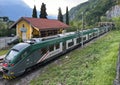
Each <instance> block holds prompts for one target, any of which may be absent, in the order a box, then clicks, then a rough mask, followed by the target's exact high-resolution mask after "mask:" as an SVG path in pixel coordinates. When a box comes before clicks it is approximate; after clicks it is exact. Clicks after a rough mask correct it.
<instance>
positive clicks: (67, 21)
mask: <svg viewBox="0 0 120 85" xmlns="http://www.w3.org/2000/svg"><path fill="white" fill-rule="evenodd" d="M66 24H67V25H69V12H68V7H66Z"/></svg>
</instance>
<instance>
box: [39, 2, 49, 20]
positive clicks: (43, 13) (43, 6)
mask: <svg viewBox="0 0 120 85" xmlns="http://www.w3.org/2000/svg"><path fill="white" fill-rule="evenodd" d="M39 17H40V18H47V12H46V5H45V4H44V3H42V5H41V11H40V16H39Z"/></svg>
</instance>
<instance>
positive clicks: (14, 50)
mask: <svg viewBox="0 0 120 85" xmlns="http://www.w3.org/2000/svg"><path fill="white" fill-rule="evenodd" d="M28 46H30V44H28V43H19V44H17V45H15V46H14V47H13V48H12V49H11V50H10V52H9V53H8V54H7V55H6V58H5V59H6V60H8V61H9V62H10V61H12V60H14V59H15V57H17V55H18V53H19V52H21V51H22V50H24V49H25V48H27V47H28Z"/></svg>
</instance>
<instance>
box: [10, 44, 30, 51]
mask: <svg viewBox="0 0 120 85" xmlns="http://www.w3.org/2000/svg"><path fill="white" fill-rule="evenodd" d="M28 46H30V44H28V43H19V44H17V45H15V46H13V47H12V49H14V50H16V51H22V50H23V49H25V48H27V47H28Z"/></svg>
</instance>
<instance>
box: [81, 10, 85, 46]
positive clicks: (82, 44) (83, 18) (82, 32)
mask: <svg viewBox="0 0 120 85" xmlns="http://www.w3.org/2000/svg"><path fill="white" fill-rule="evenodd" d="M83 29H84V15H83V12H82V29H81V30H82V43H81V46H82V48H83Z"/></svg>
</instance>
